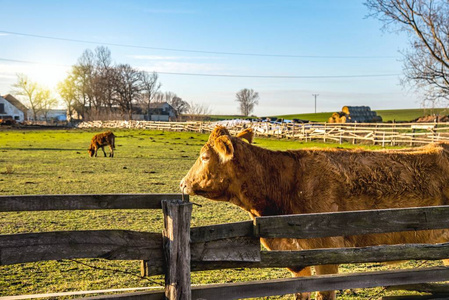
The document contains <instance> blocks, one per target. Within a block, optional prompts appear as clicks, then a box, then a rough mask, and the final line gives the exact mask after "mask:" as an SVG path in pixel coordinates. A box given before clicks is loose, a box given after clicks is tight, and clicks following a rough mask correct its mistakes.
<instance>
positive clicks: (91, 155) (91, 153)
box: [87, 146, 95, 157]
mask: <svg viewBox="0 0 449 300" xmlns="http://www.w3.org/2000/svg"><path fill="white" fill-rule="evenodd" d="M87 153H89V156H90V157H93V156H94V154H95V149H94V148H93V147H92V146H90V147H89V149H87Z"/></svg>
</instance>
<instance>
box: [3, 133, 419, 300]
mask: <svg viewBox="0 0 449 300" xmlns="http://www.w3.org/2000/svg"><path fill="white" fill-rule="evenodd" d="M99 131H100V130H97V131H93V130H41V131H38V130H30V131H22V130H11V131H7V130H3V131H1V130H0V153H1V156H0V195H29V194H98V193H178V192H179V187H178V186H179V181H180V179H181V178H182V177H183V176H184V175H185V174H186V173H187V171H188V170H189V168H190V167H191V166H192V164H193V163H194V161H195V160H196V158H197V156H198V153H199V151H200V149H201V147H202V146H203V144H204V143H205V141H207V138H208V135H206V134H197V133H189V132H163V131H149V130H116V131H114V132H115V133H116V136H117V141H116V144H117V150H116V153H115V155H116V157H114V158H112V159H111V158H105V157H103V156H102V153H101V152H100V153H99V157H97V158H90V157H88V154H87V147H88V145H89V141H90V138H91V137H92V135H93V134H94V133H97V132H99ZM255 144H256V145H258V146H261V147H264V148H269V149H273V150H287V149H290V150H293V149H299V148H304V147H336V146H338V147H361V146H354V145H351V144H343V145H338V144H323V143H303V142H297V141H291V140H289V141H287V140H277V139H266V138H256V139H255ZM370 148H372V147H370ZM375 148H380V147H375ZM191 201H192V202H195V203H198V204H201V205H202V206H201V207H200V206H194V208H193V215H192V226H202V225H210V224H220V223H226V222H237V221H244V220H249V216H248V214H247V213H246V212H244V211H243V210H241V209H239V208H238V207H236V206H232V205H229V204H227V203H222V202H214V201H210V200H206V199H204V198H202V197H192V198H191ZM162 225H163V224H162V213H161V212H160V211H146V210H121V211H117V210H109V211H46V212H10V213H0V234H16V233H27V232H39V231H61V230H88V229H97V230H101V229H105V230H106V229H124V230H137V231H151V232H161V230H162ZM410 265H411V264H410V263H408V264H407V266H410ZM395 267H397V266H395ZM367 268H369V270H378V269H381V268H384V267H382V266H381V265H380V264H370V265H366V264H361V265H357V266H354V265H343V266H341V268H340V270H341V271H342V272H343V273H344V272H353V271H355V270H358V271H366V270H367ZM390 268H392V267H390ZM139 274H140V264H139V262H138V261H107V260H104V259H76V260H62V261H48V262H39V263H26V264H17V265H8V266H0V297H1V296H11V295H21V294H37V293H52V292H66V291H80V290H95V289H112V288H127V287H145V286H160V285H163V279H162V277H161V276H156V277H151V278H149V279H146V278H141V277H140V276H139ZM288 277H290V273H289V272H288V271H287V270H286V269H259V270H257V269H254V270H250V269H235V270H222V271H207V272H194V273H193V275H192V283H194V284H206V283H226V282H239V281H249V280H262V279H273V278H288ZM385 293H386V292H385V291H384V290H383V289H381V288H378V289H366V290H355V291H342V292H340V293H339V299H351V300H354V299H367V298H370V297H376V298H377V297H380V296H382V295H384V294H385ZM392 293H395V292H388V294H389V295H391V294H392ZM373 295H374V296H373ZM270 299H291V296H282V297H270Z"/></svg>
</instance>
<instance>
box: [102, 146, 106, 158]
mask: <svg viewBox="0 0 449 300" xmlns="http://www.w3.org/2000/svg"><path fill="white" fill-rule="evenodd" d="M101 150H103V154H104V157H106V156H107V155H106V151H104V146H101Z"/></svg>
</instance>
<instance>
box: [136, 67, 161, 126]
mask: <svg viewBox="0 0 449 300" xmlns="http://www.w3.org/2000/svg"><path fill="white" fill-rule="evenodd" d="M140 75H141V81H142V90H141V92H142V95H141V98H140V102H141V104H142V106H143V107H145V109H146V113H147V115H148V120H150V119H151V116H150V115H151V112H150V108H151V107H150V106H151V102H152V101H153V100H154V98H155V96H156V95H157V93H158V92H159V89H160V88H161V84H160V83H159V82H157V81H158V75H157V73H156V72H153V73H151V75H150V74H149V73H148V72H145V71H142V72H141V73H140Z"/></svg>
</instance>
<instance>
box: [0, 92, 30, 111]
mask: <svg viewBox="0 0 449 300" xmlns="http://www.w3.org/2000/svg"><path fill="white" fill-rule="evenodd" d="M2 97H3V98H5V99H6V101H8V102H9V103H11V104H12V105H14V106H15V107H17V108H18V109H20V110H21V111H23V113H25V114H26V113H27V111H28V108H26V106H25V105H23V104H22V102H20V101H19V100H17V99H16V98H14V96H13V95H11V94H7V95H4V96H2Z"/></svg>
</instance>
